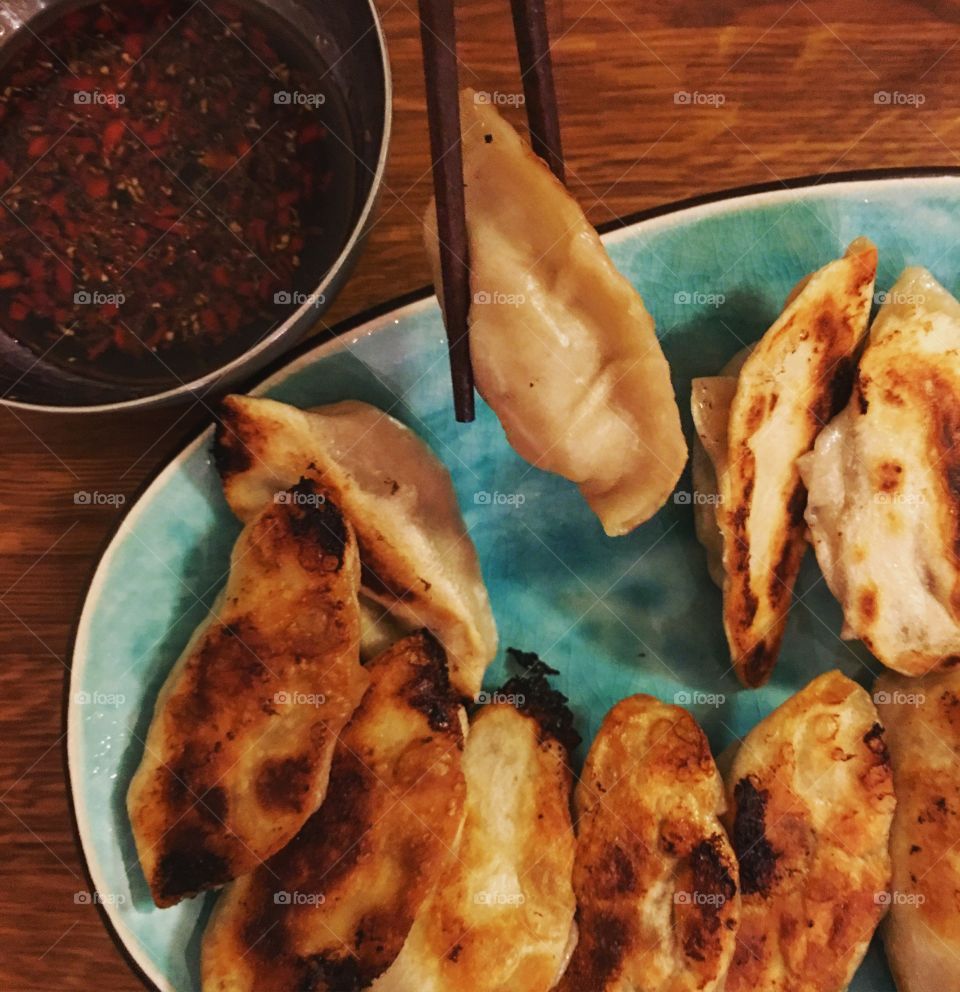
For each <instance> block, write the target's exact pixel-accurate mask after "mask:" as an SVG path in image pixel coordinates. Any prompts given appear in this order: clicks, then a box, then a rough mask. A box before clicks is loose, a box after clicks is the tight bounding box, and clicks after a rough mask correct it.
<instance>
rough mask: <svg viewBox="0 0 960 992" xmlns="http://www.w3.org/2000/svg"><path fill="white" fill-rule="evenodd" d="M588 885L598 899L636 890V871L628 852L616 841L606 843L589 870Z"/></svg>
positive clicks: (611, 897) (612, 897)
mask: <svg viewBox="0 0 960 992" xmlns="http://www.w3.org/2000/svg"><path fill="white" fill-rule="evenodd" d="M590 885H591V888H592V889H593V891H594V893H595V895H596V896H597V898H599V899H614V898H615V897H616V896H619V895H627V894H629V893H631V892H634V891H636V888H637V873H636V870H635V868H634V865H633V859H632V858H631V857H630V854H629V853H628V852H627V851H625V850H624V849H623V848H622V847H621V846H620V845H619V844H617V843H611V844H606V845H605V846H604V849H603V852H602V853H601V854H599V855H598V856H597V860H596V862H595V864H594V866H593V868H592V869H591V871H590Z"/></svg>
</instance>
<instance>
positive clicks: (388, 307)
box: [59, 166, 960, 992]
mask: <svg viewBox="0 0 960 992" xmlns="http://www.w3.org/2000/svg"><path fill="white" fill-rule="evenodd" d="M910 179H954V180H956V179H960V167H957V166H942V167H941V166H920V167H908V168H887V169H860V170H854V171H848V172H838V173H828V174H825V175H822V174H821V175H818V174H813V175H806V176H800V177H796V178H790V179H785V180H782V181H780V180H778V181H774V182H764V183H755V184H751V185H747V186H740V187H733V188H728V189H724V190H720V191H716V192H708V193H704V194H698V195H696V196H692V197H687V198H685V199H681V200H675V201H672V202H669V203H664V204H659V205H657V206H654V207H650V208H647V209H644V210H639V211H636V212H633V213H630V214H626V215H624V216H622V217H617V218H613V219H611V220H610V221H608V222H606V223H604V224H602V225H600V226H599V228H598V230H599V232H600V233H601V234H602V235H604V236H605V237H604V243H605V244H611V243H616V242H617V241H618V240H619V239H620V238H624V237H629V235H630V232H631V230H632V229H633V228H634V227H635V226H636V225H638V224H641V223H643V222H646V221H654V220H658V219H659V220H661V221H662V222H663V223H669V222H671V221H675V220H678V219H680V216H681V215H682V214H684V213H685V212H687V211H690V210H693V209H696V208H706V209H705V211H704V212H703V214H704V215H709V214H712V213H717V212H723V211H724V210H726V209H736V205H735V204H731V205H730V207H727V205H726V204H727V201H737V200H742V201H744V205H746V203H747V202H748V201H751V200H753V201H754V202H757V201H759V202H761V203H762V202H765V201H766V202H770V201H775V200H777V199H779V198H781V197H788V196H789V195H790V194H791V193H793V192H796V191H800V192H801V195H802V194H803V193H804V192H806V193H811V192H813V191H814V190H815V188H816V187H822V188H828V187H831V186H840V185H851V184H853V185H855V184H857V183H872V182H875V181H884V182H889V183H891V184H893V183H895V182H897V181H899V180H910ZM433 296H434V293H433V288H432V287H430V286H423V287H420V288H418V289H415V290H412V291H410V292H408V293H405V294H403V295H401V296H397V297H394V298H392V299H390V300H387V301H385V302H383V303H380V304H377V305H376V306H373V307H370V308H368V309H366V310H363V311H361V312H360V313H358V314H356V315H354V316H352V317H349V318H347V319H346V320H344V321H342V322H341V323H339V324H337V325H336V327H334V328H333V332H332V333H333V335H334V336H333V337H332V338H331V339H330V340H327V341H318V340H316V339H315V338H308V339H307V340H305V341H303V342H302V343H301V344H300V345H298V346H297V347H296V348H294V349H293V350H292V351H291V352H288V353H286V354H284V355H282V356H280V357H278V358H277V359H276V360H275V361H274V362H272V363H270V364H269V365H268V366H266V367H265V368H264V369H261V370H260V371H259V372H258V373H256V375H254V376H253V377H251V378H250V379H249V380H248V381H246V382H243V383H238V384H237V390H236V391H238V392H243V393H244V394H246V393H251V394H253V395H262V393H263V391H264V390H266V389H267V388H269V386H270V385H272V384H274V383H276V382H279V381H282V379H283V378H285V377H286V375H288V374H292V373H293V372H295V371H296V369H297V368H299V367H301V366H302V365H303V364H304V363H306V362H308V361H313V360H316V359H319V358H322V357H323V356H324V355H326V354H329V353H330V352H331V351H335V350H338V349H340V348H344V347H348V346H349V345H350V343H351V342H353V341H356V340H357V339H359V338H361V337H365V336H366V335H368V334H376V333H378V332H380V331H383V330H385V329H386V327H387V326H388V325H384V324H383V318H384V317H386V316H387V315H393V314H395V313H397V312H398V311H401V310H402V311H403V312H405V313H406V312H410V311H416V310H418V309H420V308H423V307H425V306H428V305H430V304H431V302H432V298H433ZM451 411H452V407H451ZM451 415H452V412H451ZM211 431H212V424H205V425H204V426H202V427H200V428H198V429H197V430H196V431H194V432H193V433H191V434H190V435H188V436H187V437H186V439H185V440H184V441H183V443H182V445H181V446H180V447H179V448H178V450H177V451H176V452H175V453H174V454H173V455H171V456H170V457H169V458H167V459H165V460H164V461H163V463H162V464H160V465H159V466H158V467H157V469H156V470H155V471H153V472H151V473H150V474H149V475H147V476H146V477H145V478H144V480H143V481H142V482H141V483H140V485H139V486H137V488H136V489H135V491H134V492H133V493H132V494H131V496H130V498H129V500H128V502H127V504H126V507H125V510H124V512H123V513H122V515H121V516H120V517H119V518H118V519H117V520H116V522H115V523H114V524H113V526H112V527H111V528H110V531H109V533H108V534H106V535H105V537H104V539H103V541H102V542H101V544H100V546H99V547H98V549H97V550H96V552H95V554H94V558H93V561H92V562H91V564H90V565H89V567H88V569H87V577H86V580H85V582H84V583H83V587H82V591H81V596H80V598H79V602H78V604H77V606H76V607H75V610H74V619H73V623H72V625H71V629H70V633H69V638H68V641H67V645H66V650H65V652H64V656H63V657H64V660H65V661H64V669H65V671H64V675H63V686H62V691H61V726H60V730H61V738H60V742H59V743H60V758H61V765H62V768H63V777H64V785H65V793H66V797H65V798H66V803H67V808H68V812H69V824H70V829H71V832H72V834H73V840H74V844H75V848H76V852H77V855H78V860H79V867H80V870H81V875H82V877H83V879H84V881H85V882H86V883H87V885H88V888H89V890H90V891H96V890H97V884H96V883H97V877H96V876H97V875H99V865H98V864H97V865H92V864H91V860H92V859H90V858H89V857H88V852H87V849H86V847H85V844H84V834H85V831H86V830H87V829H89V825H90V820H89V817H88V816H87V810H86V808H85V804H84V802H83V800H78V796H77V792H79V789H77V790H76V792H75V789H74V775H75V774H78V773H79V768H77V767H76V763H75V761H73V760H71V759H75V758H76V757H77V755H76V752H75V750H74V741H75V734H76V730H75V728H74V726H73V721H72V720H71V713H72V712H73V707H72V706H71V705H70V703H71V697H72V689H73V676H74V662H75V660H76V655H77V648H78V644H79V643H80V640H81V632H82V628H83V624H84V620H85V617H86V613H87V607H88V603H89V600H90V595H91V593H92V592H94V590H95V585H96V581H97V578H98V576H99V573H100V569H101V566H102V565H103V562H104V559H105V558H106V557H107V555H108V554H109V553H110V551H111V549H112V547H113V545H114V542H115V541H116V540H117V538H118V537H119V536H120V534H121V533H122V532H123V530H124V529H125V528H127V527H129V526H130V524H131V517H132V515H134V514H135V512H136V510H137V507H139V506H140V505H141V502H142V499H143V497H145V496H146V495H147V494H148V493H149V491H150V490H151V489H152V488H153V487H154V486H155V485H156V484H158V483H159V482H160V481H161V479H162V477H163V476H165V475H166V474H167V473H168V472H169V471H171V469H172V466H173V464H174V463H175V462H178V461H179V460H181V459H182V458H184V457H186V456H188V455H189V454H190V453H191V452H192V451H194V450H195V449H196V448H197V447H199V446H200V445H201V444H203V443H205V441H207V440H208V439H209V436H210V434H211ZM78 807H79V810H78ZM81 812H82V814H83V815H84V828H85V829H84V830H81V826H80V813H81ZM93 905H94V907H95V909H96V912H97V914H98V915H99V917H100V920H101V923H102V924H103V928H104V930H105V931H106V934H107V936H108V937H109V938H110V941H111V942H112V943H113V945H114V947H115V948H116V950H117V952H118V953H119V955H120V957H121V958H122V959H123V960H124V962H125V963H126V965H127V967H128V968H129V969H130V971H131V972H132V973H133V974H134V975H135V976H136V977H137V978H138V979H139V980H140V981H141V982H142V984H143V986H144V988H145V989H147V990H148V992H162V990H163V988H164V986H162V985H160V984H159V983H157V982H156V981H155V980H154V977H153V976H152V975H151V974H150V973H149V971H150V970H152V969H151V968H150V964H149V963H148V962H146V961H145V960H144V959H142V958H141V956H139V955H138V953H137V951H136V950H135V947H134V942H133V941H131V942H130V943H128V942H127V940H125V938H124V931H125V929H126V928H125V926H124V925H123V924H122V923H121V922H120V921H118V920H116V919H115V918H114V917H113V915H112V914H111V911H110V909H109V908H108V907H107V906H106V905H104V904H103V903H102V902H94V904H93Z"/></svg>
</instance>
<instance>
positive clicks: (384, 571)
mask: <svg viewBox="0 0 960 992" xmlns="http://www.w3.org/2000/svg"><path fill="white" fill-rule="evenodd" d="M214 454H215V458H216V463H217V468H218V470H219V472H220V478H221V481H222V482H223V491H224V494H225V495H226V497H227V502H228V503H229V504H230V508H231V509H232V510H233V512H234V513H236V515H237V516H238V517H239V518H240V519H241V520H249V519H250V517H251V516H252V515H253V514H255V513H257V512H259V511H260V509H262V507H263V506H264V505H265V504H266V503H269V502H270V501H271V500H272V499H273V498H274V495H275V494H276V492H277V491H278V490H283V489H285V488H286V487H287V486H289V485H291V484H292V483H293V482H296V480H297V479H299V478H300V476H301V475H302V474H303V473H304V472H306V471H309V472H310V473H311V474H312V475H314V476H315V477H316V478H318V479H320V480H321V481H322V482H323V485H324V486H325V487H326V488H327V489H329V490H330V492H331V493H332V494H333V497H334V499H335V500H336V502H337V505H338V506H339V507H340V508H341V510H342V511H343V513H344V515H345V516H346V518H347V519H348V520H349V521H350V523H351V525H352V527H353V529H354V531H355V533H356V535H357V543H358V545H359V547H360V562H361V569H362V571H361V583H362V590H363V595H364V597H366V598H367V599H368V600H370V601H373V603H375V604H376V608H375V610H374V611H373V613H374V618H376V617H380V618H382V617H383V616H384V615H385V614H389V615H390V617H392V618H394V619H395V620H397V621H399V623H400V624H401V625H403V626H404V627H405V628H406V631H407V632H409V631H411V630H417V629H420V628H421V627H426V628H427V629H429V630H431V631H432V632H433V633H434V634H435V635H436V636H437V637H438V638H439V639H440V641H441V642H442V643H443V646H444V648H445V650H446V652H447V660H448V664H449V668H450V678H451V679H452V681H453V683H454V684H455V685H456V686H457V687H458V688H459V689H460V690H461V691H462V692H464V693H465V694H466V695H469V696H473V695H475V694H476V693H477V691H478V690H479V689H480V683H481V681H482V679H483V673H484V670H485V669H486V667H487V665H488V664H489V663H490V661H491V660H492V659H493V656H494V654H495V653H496V649H497V630H496V625H495V624H494V620H493V613H492V611H491V609H490V602H489V599H488V598H487V589H486V586H485V585H484V583H483V577H482V575H481V574H480V564H479V562H478V560H477V553H476V549H475V548H474V546H473V541H472V540H471V539H470V535H469V534H468V533H467V530H466V527H465V526H464V522H463V518H462V516H461V515H460V508H459V506H458V505H457V498H456V494H455V492H454V489H453V482H452V480H451V478H450V473H449V472H448V471H447V468H446V466H444V465H443V463H442V462H441V461H440V460H439V459H438V458H437V456H436V455H435V454H434V453H433V452H432V451H431V450H430V448H429V447H428V446H427V445H426V444H425V443H424V442H423V441H422V440H421V439H420V438H419V437H418V436H417V435H416V434H414V433H413V431H411V430H410V429H409V428H407V427H405V426H404V425H403V424H401V423H400V422H399V421H397V420H395V419H394V418H393V417H391V416H389V414H387V413H384V411H382V410H380V409H378V408H377V407H374V406H371V405H370V404H369V403H361V402H358V401H356V400H347V401H344V402H342V403H333V404H330V405H329V406H323V407H317V408H316V409H314V410H299V409H297V408H296V407H293V406H290V405H288V404H286V403H278V402H276V401H275V400H269V399H264V398H254V397H250V396H228V397H226V399H225V400H224V401H223V405H222V409H221V415H220V422H219V425H218V427H217V433H216V439H215V444H214ZM393 639H395V638H390V640H391V641H392V640H393ZM383 646H384V647H385V646H386V645H383Z"/></svg>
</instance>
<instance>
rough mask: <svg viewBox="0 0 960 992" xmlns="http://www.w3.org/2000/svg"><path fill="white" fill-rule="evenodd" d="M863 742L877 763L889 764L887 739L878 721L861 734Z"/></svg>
mask: <svg viewBox="0 0 960 992" xmlns="http://www.w3.org/2000/svg"><path fill="white" fill-rule="evenodd" d="M863 743H864V744H866V745H867V748H868V749H869V750H870V751H871V753H872V754H874V755H875V756H876V758H877V759H878V761H877V763H878V764H881V765H889V764H890V751H889V750H888V749H887V741H886V738H885V737H884V736H883V727H882V726H881V725H880V724H879V723H875V724H874V725H873V726H872V727H871V728H870V729H869V730H868V731H867V732H866V733H865V734H864V735H863Z"/></svg>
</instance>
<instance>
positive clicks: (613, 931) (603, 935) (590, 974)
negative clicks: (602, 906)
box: [571, 913, 631, 988]
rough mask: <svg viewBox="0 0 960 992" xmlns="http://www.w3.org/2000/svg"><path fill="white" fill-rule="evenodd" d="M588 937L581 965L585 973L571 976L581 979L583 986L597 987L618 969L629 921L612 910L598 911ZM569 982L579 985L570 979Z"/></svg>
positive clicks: (625, 947)
mask: <svg viewBox="0 0 960 992" xmlns="http://www.w3.org/2000/svg"><path fill="white" fill-rule="evenodd" d="M590 938H592V939H591V940H590V950H589V953H588V955H587V956H585V960H584V967H583V969H582V970H583V972H584V973H583V974H578V975H574V976H573V977H574V981H575V982H576V981H577V980H579V981H582V982H584V985H583V986H582V987H583V988H600V987H602V986H603V983H604V982H606V981H607V980H608V979H609V978H610V977H612V976H613V975H615V974H616V973H617V971H618V969H619V968H620V964H621V962H622V961H623V959H624V957H625V956H626V954H627V952H628V950H629V948H630V944H631V929H630V925H629V924H628V923H627V922H626V921H625V920H623V919H621V918H620V917H619V916H615V915H614V914H612V913H599V914H598V915H597V917H596V919H595V920H594V921H593V928H592V932H591V934H590ZM582 939H583V937H582V936H581V940H582ZM571 986H572V987H574V988H579V987H580V986H578V985H575V984H573V983H571Z"/></svg>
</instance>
